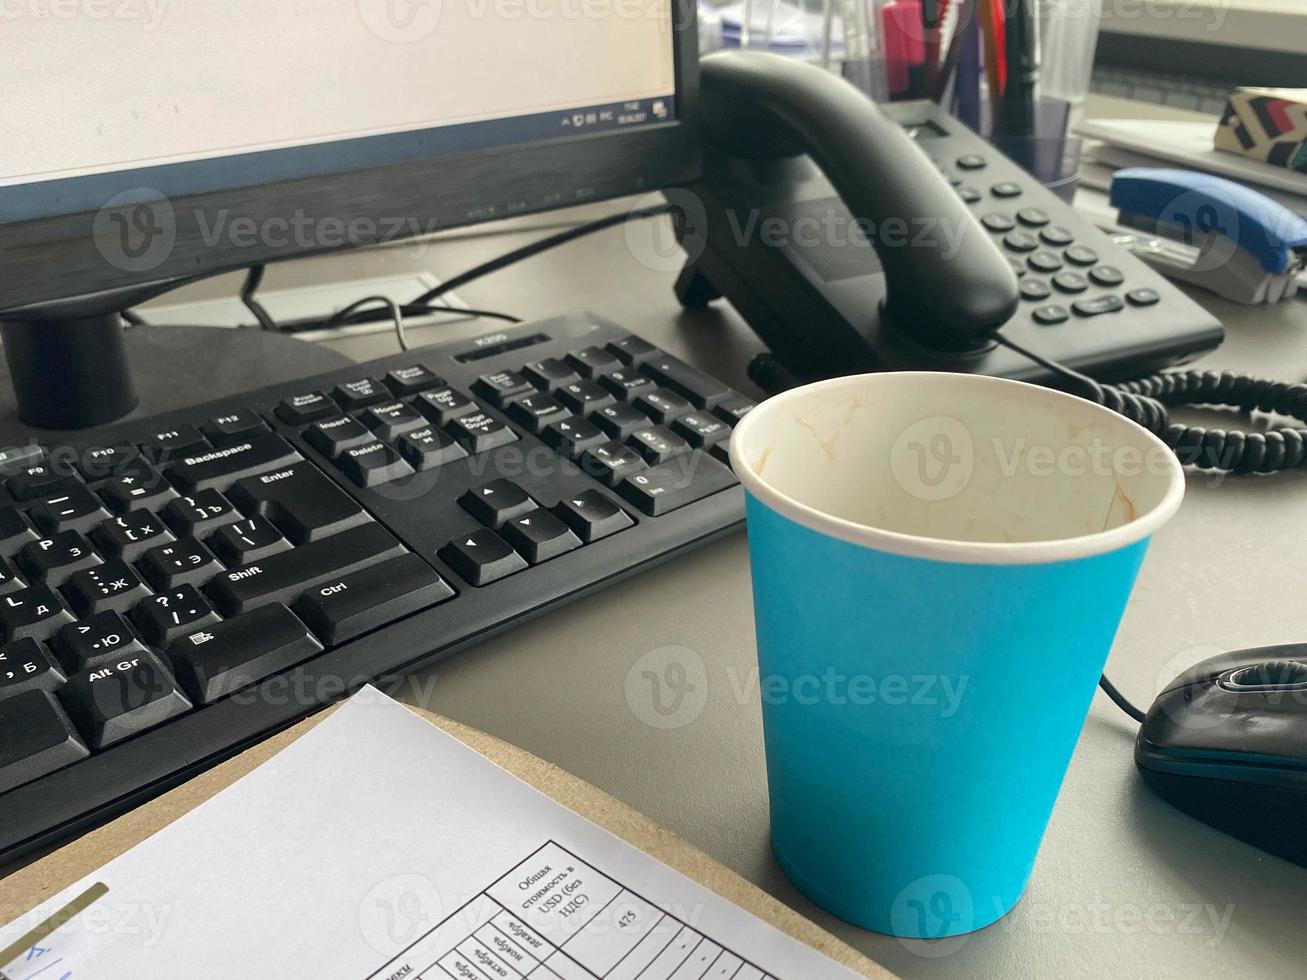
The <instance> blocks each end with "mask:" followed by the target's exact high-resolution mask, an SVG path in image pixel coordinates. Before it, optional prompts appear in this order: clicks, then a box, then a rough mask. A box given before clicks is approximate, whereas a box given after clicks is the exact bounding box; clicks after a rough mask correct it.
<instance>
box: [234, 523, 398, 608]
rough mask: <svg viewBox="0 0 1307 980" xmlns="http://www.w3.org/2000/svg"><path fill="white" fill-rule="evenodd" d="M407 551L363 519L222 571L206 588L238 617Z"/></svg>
mask: <svg viewBox="0 0 1307 980" xmlns="http://www.w3.org/2000/svg"><path fill="white" fill-rule="evenodd" d="M404 553H405V551H404V547H403V545H401V544H400V543H399V542H398V541H396V540H395V539H394V538H393V537H391V535H390V534H389V532H387V531H386V529H385V528H383V527H382V526H381V525H380V524H376V523H368V524H361V525H359V526H358V527H352V528H350V529H349V530H348V531H342V532H341V533H340V534H333V535H332V536H331V537H329V538H323V539H322V540H321V541H314V542H312V543H311V544H306V545H302V546H300V547H298V548H292V549H291V550H290V551H282V552H279V553H278V554H275V555H271V556H270V557H268V558H264V559H261V560H259V561H256V562H250V563H249V564H248V565H242V566H241V567H239V568H233V569H232V570H231V571H229V572H224V573H223V574H221V575H219V576H218V577H217V578H215V579H214V580H213V581H212V582H210V583H209V586H208V593H209V595H210V596H211V597H212V598H213V601H214V602H215V603H216V604H217V606H218V608H219V609H220V610H221V611H222V614H223V615H224V616H234V615H236V614H237V613H243V612H248V611H249V610H251V609H255V608H257V607H259V606H266V605H267V604H268V603H270V602H281V603H286V604H289V603H290V602H292V601H294V599H295V598H296V597H297V596H298V595H299V594H300V593H301V592H304V591H306V590H308V589H311V588H313V587H314V586H315V585H322V584H323V583H324V582H326V581H327V580H329V579H332V578H335V577H336V576H338V575H347V574H349V573H350V572H354V571H358V570H359V569H360V568H366V567H368V566H369V565H375V564H377V563H378V562H382V561H385V560H386V559H387V558H397V557H398V556H400V555H402V554H404Z"/></svg>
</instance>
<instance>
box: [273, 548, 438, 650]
mask: <svg viewBox="0 0 1307 980" xmlns="http://www.w3.org/2000/svg"><path fill="white" fill-rule="evenodd" d="M453 595H454V590H453V589H451V588H450V587H449V584H448V583H447V582H445V580H444V579H442V578H441V577H440V576H439V575H437V574H436V572H435V570H434V569H433V568H432V567H431V566H430V565H428V564H427V563H426V562H424V561H423V560H422V559H421V558H419V557H418V556H417V555H401V556H400V557H399V558H392V559H390V560H389V561H385V562H382V563H381V564H379V565H373V566H372V567H370V568H365V569H363V570H362V571H358V572H353V573H351V574H349V575H342V576H340V577H338V578H334V579H332V580H331V581H329V582H324V583H323V584H322V585H320V586H318V587H317V588H315V589H313V590H311V591H309V592H306V593H305V594H304V595H302V596H301V597H300V599H299V601H298V602H296V603H295V612H296V613H298V614H299V616H300V618H301V619H303V620H304V622H305V623H307V624H308V625H309V628H310V629H312V630H313V632H314V633H316V634H317V635H318V636H319V637H320V638H321V639H322V641H323V642H324V643H326V644H327V645H328V646H334V645H335V644H337V643H344V642H345V641H346V640H350V639H353V638H354V637H356V636H360V635H362V634H364V633H368V632H371V631H372V630H374V629H377V628H378V627H380V626H385V625H386V624H387V623H391V622H394V621H395V620H397V619H400V618H402V617H404V616H408V615H410V614H412V613H415V612H417V611H418V610H419V609H426V608H428V607H430V606H434V605H436V604H437V603H440V602H444V601H445V600H446V599H449V598H451V597H452V596H453Z"/></svg>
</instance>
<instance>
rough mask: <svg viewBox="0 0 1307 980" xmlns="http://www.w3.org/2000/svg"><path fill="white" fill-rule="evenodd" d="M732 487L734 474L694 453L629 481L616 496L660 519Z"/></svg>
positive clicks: (633, 477) (699, 453)
mask: <svg viewBox="0 0 1307 980" xmlns="http://www.w3.org/2000/svg"><path fill="white" fill-rule="evenodd" d="M734 485H735V474H733V473H732V472H731V471H730V470H729V469H728V468H727V467H725V466H723V465H722V464H721V463H719V462H717V461H716V460H715V459H712V458H710V457H709V456H706V455H705V454H704V453H702V452H698V451H696V452H694V453H693V454H691V455H688V456H681V457H680V458H678V459H673V460H671V461H670V462H667V463H663V464H661V465H659V466H654V467H651V468H650V469H647V470H645V471H644V472H643V473H637V474H636V475H635V476H632V477H628V478H627V479H626V480H625V481H623V482H622V484H621V486H619V487H618V488H617V492H618V493H620V494H621V495H622V496H623V497H625V498H626V499H627V500H629V501H630V502H631V503H633V504H635V506H636V507H638V508H639V509H640V510H641V511H643V512H644V513H646V514H648V515H649V516H650V517H660V516H661V515H663V514H666V513H669V512H670V511H673V510H676V509H677V508H678V507H684V506H685V505H686V504H689V503H693V502H694V501H696V500H702V499H703V498H704V497H706V496H708V495H709V494H713V493H717V492H718V491H720V490H725V489H726V488H727V487H731V486H734Z"/></svg>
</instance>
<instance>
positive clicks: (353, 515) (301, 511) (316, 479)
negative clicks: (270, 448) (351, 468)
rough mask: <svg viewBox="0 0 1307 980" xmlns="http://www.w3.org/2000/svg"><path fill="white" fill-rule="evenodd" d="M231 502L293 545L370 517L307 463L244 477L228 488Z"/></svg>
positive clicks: (332, 532)
mask: <svg viewBox="0 0 1307 980" xmlns="http://www.w3.org/2000/svg"><path fill="white" fill-rule="evenodd" d="M231 501H232V503H234V504H235V505H236V506H237V507H239V508H240V509H241V510H243V511H244V512H245V513H246V514H250V515H254V514H260V515H262V516H264V517H266V518H268V520H270V521H272V523H273V524H275V525H276V526H277V527H278V528H279V529H280V530H281V533H282V534H284V535H286V537H287V538H289V539H290V540H291V541H292V542H294V543H295V544H307V543H308V542H310V541H317V540H318V539H319V538H325V537H327V536H328V535H331V534H339V533H340V532H341V531H344V530H345V529H346V528H351V527H355V526H357V525H359V524H363V523H366V522H367V521H368V520H370V518H369V517H368V515H367V514H366V513H365V512H364V510H363V508H362V507H361V506H359V504H358V502H357V501H356V500H355V499H354V498H353V497H351V496H350V495H349V494H347V493H346V492H345V491H344V490H342V489H341V488H340V487H339V486H337V485H336V483H335V482H334V481H333V480H332V479H331V478H330V477H328V476H327V474H325V473H323V472H322V471H321V470H320V469H318V468H317V467H316V466H314V465H313V464H312V463H309V462H300V463H295V464H294V465H292V466H288V467H286V468H285V469H281V470H274V471H273V472H271V473H264V474H263V475H261V476H251V477H246V478H245V479H244V480H241V481H240V482H239V483H237V484H236V485H235V486H234V487H232V488H231ZM233 526H234V525H233Z"/></svg>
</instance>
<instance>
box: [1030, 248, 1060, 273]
mask: <svg viewBox="0 0 1307 980" xmlns="http://www.w3.org/2000/svg"><path fill="white" fill-rule="evenodd" d="M1026 262H1028V263H1029V264H1030V268H1032V269H1034V270H1035V271H1036V272H1043V273H1045V274H1051V273H1054V272H1057V271H1058V270H1059V269H1061V268H1062V256H1060V255H1058V254H1057V253H1056V252H1050V251H1048V250H1047V249H1044V250H1042V251H1039V252H1036V253H1035V254H1034V255H1032V256H1030V257H1029V258H1028V259H1026Z"/></svg>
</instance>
